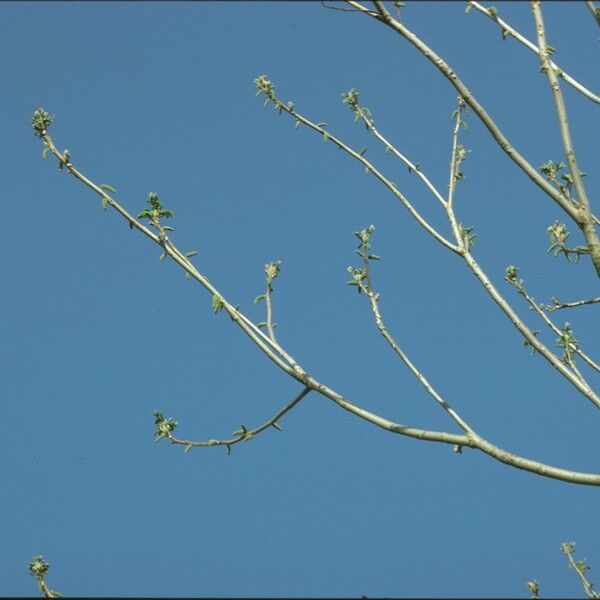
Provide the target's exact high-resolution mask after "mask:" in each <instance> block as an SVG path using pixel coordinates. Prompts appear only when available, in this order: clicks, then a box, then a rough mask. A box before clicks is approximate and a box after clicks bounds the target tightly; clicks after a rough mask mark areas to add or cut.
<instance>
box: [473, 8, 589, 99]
mask: <svg viewBox="0 0 600 600" xmlns="http://www.w3.org/2000/svg"><path fill="white" fill-rule="evenodd" d="M467 2H468V4H469V6H472V7H473V8H475V9H476V10H478V11H479V12H480V13H482V14H484V15H486V16H487V17H489V18H490V19H491V20H492V21H493V22H494V23H496V25H498V27H499V28H500V29H501V30H502V35H503V36H505V35H507V34H510V35H512V36H513V37H514V38H515V39H516V40H518V41H519V42H521V44H523V45H524V46H525V47H526V48H529V50H531V51H532V52H534V53H535V54H538V55H539V53H540V50H539V48H538V47H537V46H536V45H535V44H533V43H532V42H530V41H529V40H528V39H527V38H526V37H525V36H523V35H521V34H520V33H519V32H518V31H517V30H516V29H515V28H514V27H512V26H511V25H509V24H508V23H507V22H506V21H504V20H503V19H501V18H500V16H499V15H498V14H495V13H493V12H492V11H490V9H489V8H486V7H485V6H482V5H481V4H479V2H475V0H467ZM588 4H592V3H591V2H589V3H588ZM592 12H593V9H592ZM505 32H506V33H505ZM550 66H551V67H552V68H553V69H554V71H555V72H556V73H557V75H558V76H559V77H561V78H562V79H564V80H565V81H566V82H567V83H568V84H569V85H570V86H572V87H573V88H574V89H576V90H577V91H578V92H581V93H582V94H583V95H584V96H586V97H587V98H589V99H590V100H591V101H592V102H595V103H596V104H600V96H598V95H596V94H594V92H592V91H590V90H589V89H588V88H586V87H585V86H584V85H582V84H581V83H579V82H578V81H577V80H576V79H574V78H573V77H571V76H570V75H569V74H568V73H567V72H566V71H564V70H563V69H562V68H561V67H559V66H558V65H557V64H556V63H555V62H553V61H550Z"/></svg>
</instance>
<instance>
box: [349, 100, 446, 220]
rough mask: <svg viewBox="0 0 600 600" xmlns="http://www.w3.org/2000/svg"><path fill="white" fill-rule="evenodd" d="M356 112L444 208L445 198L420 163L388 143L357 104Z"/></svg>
mask: <svg viewBox="0 0 600 600" xmlns="http://www.w3.org/2000/svg"><path fill="white" fill-rule="evenodd" d="M356 114H358V115H359V117H360V118H361V120H362V121H363V123H364V124H365V126H366V127H367V129H368V130H369V131H370V132H371V133H372V134H373V135H374V136H375V138H376V139H377V140H379V141H380V142H381V143H382V144H383V145H384V146H385V148H386V150H388V151H389V152H391V153H392V154H393V155H394V156H395V157H396V158H398V159H400V160H401V161H402V162H403V163H404V164H405V165H406V166H407V167H408V170H409V172H410V173H416V175H417V177H418V178H419V179H420V180H421V181H422V182H423V183H424V184H425V186H426V187H427V189H428V190H429V191H430V192H431V193H432V194H433V195H434V196H435V198H436V199H437V200H438V202H439V203H440V204H441V205H442V206H443V207H444V209H445V208H446V200H445V199H444V197H443V196H442V195H441V194H440V193H439V192H438V190H437V188H436V187H435V186H434V185H433V184H432V183H431V181H430V180H429V178H428V177H427V176H426V175H425V173H424V172H423V170H422V169H421V167H420V165H418V164H416V163H413V162H412V161H411V160H409V159H408V158H407V157H406V156H404V155H403V154H402V153H401V152H400V151H399V150H398V149H397V148H396V146H394V145H393V144H392V143H390V142H389V141H388V140H387V139H386V138H385V137H384V136H383V135H382V134H381V132H380V131H379V130H378V129H377V128H376V127H375V123H374V122H373V119H370V118H369V117H368V116H367V115H366V114H365V111H364V110H363V108H362V107H361V106H357V109H356Z"/></svg>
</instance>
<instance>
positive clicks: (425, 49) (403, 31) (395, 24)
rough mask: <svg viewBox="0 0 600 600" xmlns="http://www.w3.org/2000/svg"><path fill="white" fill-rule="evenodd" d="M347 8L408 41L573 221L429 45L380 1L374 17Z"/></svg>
mask: <svg viewBox="0 0 600 600" xmlns="http://www.w3.org/2000/svg"><path fill="white" fill-rule="evenodd" d="M346 1H347V3H348V4H349V5H350V6H354V7H355V8H357V9H359V10H361V9H362V10H361V12H363V13H364V14H367V15H369V16H370V17H372V18H374V19H376V20H378V21H380V22H381V23H383V24H385V25H387V26H388V27H390V28H391V29H393V30H394V31H396V32H397V33H399V34H400V35H401V36H402V37H404V38H405V39H406V40H407V41H408V42H410V43H411V44H412V45H413V46H415V48H417V50H419V52H421V54H423V56H425V58H427V59H428V60H429V61H430V62H432V63H433V64H434V65H435V66H436V67H437V68H438V69H439V71H440V72H441V73H442V74H443V75H444V77H446V79H448V81H449V82H450V84H451V85H452V86H453V87H454V88H455V89H456V91H457V92H458V94H459V95H460V96H461V97H462V98H463V99H464V101H465V102H466V103H467V104H468V105H469V106H470V107H471V108H472V110H473V112H475V114H476V115H477V116H478V118H479V119H480V120H481V122H482V123H483V124H484V125H485V127H486V128H487V129H488V131H489V132H490V134H491V135H492V138H493V139H494V140H495V141H496V142H497V143H498V145H499V146H500V148H501V149H502V150H503V151H504V152H505V154H506V155H507V156H508V157H509V158H510V159H511V160H512V161H513V162H514V163H515V164H516V165H517V166H518V167H519V168H520V169H521V170H522V171H523V172H524V173H525V174H526V175H527V176H528V177H529V179H531V181H533V183H535V184H536V185H537V186H538V187H539V188H540V189H541V190H543V191H544V192H545V193H546V194H547V195H548V196H550V197H551V198H552V199H553V200H554V201H555V202H556V203H557V204H558V205H559V206H560V207H561V208H562V209H563V210H564V211H565V212H566V213H567V214H568V215H569V216H570V217H571V218H572V219H573V220H576V219H577V211H576V209H575V207H574V206H573V205H572V204H571V203H570V202H569V201H568V199H567V198H565V197H564V195H563V194H561V193H560V191H559V190H557V189H556V188H554V187H553V186H552V185H550V184H549V183H548V182H547V181H546V180H545V179H544V178H543V177H542V176H541V175H540V174H539V173H538V172H537V170H536V169H534V168H533V167H532V166H531V165H530V164H529V162H527V160H526V159H525V158H524V157H523V156H521V154H520V153H519V152H518V151H517V150H516V148H514V147H513V146H512V145H511V143H510V142H509V140H508V139H507V138H506V136H505V135H504V134H503V133H502V131H501V130H500V128H499V127H498V126H497V125H496V123H495V122H494V121H493V120H492V118H491V117H490V116H489V114H488V113H487V112H486V111H485V110H484V108H483V107H482V106H481V105H480V104H479V102H477V100H476V99H475V97H474V96H473V94H472V93H471V91H470V90H469V89H468V88H467V87H466V85H465V84H464V83H463V82H462V81H461V80H460V79H459V77H458V75H457V74H456V72H455V71H454V70H453V69H452V68H451V67H450V66H449V65H448V64H447V63H446V62H445V61H444V60H443V59H442V58H441V57H440V56H438V55H437V54H436V53H435V52H434V51H433V50H432V49H431V48H429V46H427V45H426V44H425V43H424V42H423V41H422V40H421V39H419V38H418V37H417V36H416V35H415V34H414V33H412V32H411V31H410V30H409V29H408V28H406V27H405V26H404V25H403V24H402V23H400V22H399V21H398V20H397V19H394V18H393V17H392V15H390V13H389V12H388V11H387V10H386V8H385V7H384V5H383V3H382V2H380V0H374V4H375V6H376V7H377V9H378V15H377V16H374V15H373V14H372V13H371V12H367V11H365V10H364V7H362V6H361V5H360V4H358V3H357V2H355V1H354V0H346Z"/></svg>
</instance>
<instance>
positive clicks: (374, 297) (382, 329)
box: [359, 283, 475, 435]
mask: <svg viewBox="0 0 600 600" xmlns="http://www.w3.org/2000/svg"><path fill="white" fill-rule="evenodd" d="M359 285H360V287H361V289H362V291H363V292H364V293H365V295H366V297H367V298H368V299H369V302H370V304H371V311H372V312H373V317H374V318H375V325H376V326H377V329H378V330H379V333H381V335H382V336H383V337H384V339H385V340H386V342H387V343H388V344H389V346H390V348H391V349H392V350H393V351H394V352H395V353H396V354H397V355H398V357H399V358H400V360H401V361H402V362H403V363H404V364H405V365H406V366H407V368H408V370H409V371H410V372H411V373H412V374H413V375H414V376H415V377H416V378H417V381H418V382H419V383H420V384H421V385H422V386H423V387H424V388H425V391H426V392H427V393H428V394H429V395H430V396H431V397H432V398H433V399H434V400H435V401H436V402H437V404H438V405H439V406H441V407H442V408H443V409H444V410H445V411H446V412H447V413H448V415H450V417H451V418H452V419H453V420H454V422H455V423H456V424H457V425H458V426H459V427H460V428H461V429H462V430H463V431H464V432H465V433H467V434H469V435H475V430H474V429H473V428H472V427H470V426H469V425H468V424H467V422H466V421H465V420H464V419H463V418H462V417H461V416H460V415H459V414H458V413H457V412H456V410H455V409H454V408H452V406H450V404H449V403H448V402H446V401H445V400H444V399H443V398H442V397H441V396H440V395H439V394H438V392H437V391H436V390H435V388H434V387H433V386H432V385H431V384H430V383H429V381H428V380H427V378H426V377H425V376H424V375H423V374H422V373H421V372H420V371H419V369H417V367H416V366H415V365H414V364H413V363H412V361H411V360H410V359H409V358H408V356H407V355H406V354H405V353H404V352H403V351H402V349H401V348H400V346H399V345H398V343H397V342H396V340H395V339H394V338H393V336H392V335H391V334H390V332H389V331H388V329H387V327H386V326H385V323H384V322H383V319H382V317H381V313H380V310H379V294H376V293H374V292H373V290H372V289H371V286H370V283H369V284H368V285H364V284H363V283H360V284H359Z"/></svg>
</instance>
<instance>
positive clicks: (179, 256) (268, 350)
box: [42, 134, 303, 379]
mask: <svg viewBox="0 0 600 600" xmlns="http://www.w3.org/2000/svg"><path fill="white" fill-rule="evenodd" d="M42 139H43V141H44V142H45V143H46V144H47V146H48V148H49V149H50V151H51V152H52V154H54V156H56V158H57V159H58V160H59V161H60V163H61V164H62V165H64V167H66V168H67V169H68V171H69V172H70V173H71V174H72V175H73V176H74V177H75V178H76V179H79V180H80V181H81V182H82V183H84V184H85V185H86V186H88V187H89V188H90V189H92V190H93V191H94V192H96V193H97V194H98V195H99V196H100V197H101V198H102V199H103V201H104V202H105V203H106V205H107V206H111V207H112V208H114V209H115V210H116V211H117V212H118V213H119V214H120V215H122V216H123V217H124V218H125V219H126V220H127V221H128V223H129V226H130V227H131V228H133V229H137V230H138V231H141V232H142V233H143V234H144V235H146V236H147V237H148V238H150V239H151V240H152V241H153V242H154V243H155V244H157V245H158V246H160V247H161V248H162V249H163V250H164V251H165V252H166V253H167V255H168V256H169V257H170V258H172V259H173V260H174V261H175V262H176V263H177V264H179V266H180V267H182V268H183V269H184V270H185V271H186V272H187V273H189V275H190V276H191V277H192V278H193V279H195V280H196V281H197V282H198V283H200V284H201V285H202V286H203V287H204V288H205V289H206V290H207V291H208V292H209V293H210V294H211V295H212V296H213V297H214V296H218V297H219V298H221V303H222V307H223V310H225V311H226V312H227V313H228V314H229V316H230V317H231V319H232V320H233V321H234V322H235V323H237V324H238V326H239V327H240V328H241V329H242V330H243V331H244V333H246V335H247V336H248V337H249V338H250V339H251V340H252V341H253V342H254V343H255V344H256V345H257V346H258V347H259V348H260V349H261V350H262V351H263V352H264V353H265V354H266V355H267V356H268V357H269V358H270V359H271V360H272V361H273V362H274V363H275V364H277V365H278V366H279V367H280V368H281V369H283V370H284V371H285V372H286V373H288V374H289V375H291V376H292V377H294V378H295V379H298V377H300V376H302V375H303V371H302V370H301V369H300V368H299V366H298V364H297V363H296V361H295V360H294V359H293V358H292V357H291V356H290V355H289V354H287V353H286V352H284V351H283V350H282V349H281V348H280V347H279V345H278V344H276V343H274V342H273V341H272V340H271V339H269V337H268V336H266V335H265V334H264V333H263V332H262V331H260V329H259V328H258V327H256V325H254V323H252V322H251V321H250V320H249V319H248V318H247V317H246V316H245V315H244V314H242V313H241V312H240V311H239V309H238V308H237V307H234V306H233V305H232V304H231V303H229V302H228V301H227V300H226V299H225V298H224V297H223V295H222V294H221V293H220V292H219V291H218V290H217V289H216V288H215V287H214V286H213V285H212V284H211V283H210V281H209V280H208V278H207V277H206V276H204V275H202V274H201V273H200V272H199V271H198V270H197V269H196V267H195V266H194V265H193V264H192V263H191V261H190V260H189V259H188V258H187V257H186V256H185V255H184V254H183V253H182V252H180V251H179V250H178V249H177V248H176V247H175V246H174V244H173V243H172V242H171V240H169V239H168V238H166V239H165V241H164V242H163V241H161V239H160V237H159V236H158V235H156V234H155V233H154V232H153V231H151V230H150V229H148V228H147V227H146V226H145V225H143V224H142V223H141V222H140V221H138V220H137V219H136V218H135V217H134V216H133V215H131V214H130V213H129V212H128V211H127V210H125V208H123V207H122V206H121V205H120V204H119V203H118V202H117V201H116V200H115V199H114V198H112V197H111V196H110V195H109V194H108V193H107V192H106V191H105V190H103V189H102V188H101V187H100V186H98V185H96V184H95V183H94V182H93V181H91V180H90V179H88V178H87V177H86V176H85V175H83V173H81V172H80V171H79V170H78V169H76V168H75V166H74V165H73V164H72V163H71V162H69V161H68V160H67V159H66V158H65V156H64V155H63V153H61V152H60V151H59V150H58V149H57V148H56V146H55V144H54V142H53V140H52V138H51V137H50V136H49V135H48V134H45V135H44V136H42Z"/></svg>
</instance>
